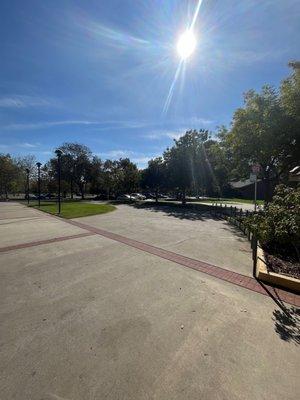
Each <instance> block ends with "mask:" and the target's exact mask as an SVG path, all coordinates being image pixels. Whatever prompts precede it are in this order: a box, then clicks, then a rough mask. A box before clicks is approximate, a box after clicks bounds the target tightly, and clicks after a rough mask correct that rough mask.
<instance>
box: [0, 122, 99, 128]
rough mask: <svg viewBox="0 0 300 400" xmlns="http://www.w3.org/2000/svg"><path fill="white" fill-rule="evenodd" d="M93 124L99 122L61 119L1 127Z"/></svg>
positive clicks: (48, 126) (49, 126)
mask: <svg viewBox="0 0 300 400" xmlns="http://www.w3.org/2000/svg"><path fill="white" fill-rule="evenodd" d="M95 124H99V122H94V121H85V120H63V121H45V122H33V123H25V124H10V125H6V126H3V127H2V128H4V129H11V130H27V129H43V128H51V127H53V126H64V125H95Z"/></svg>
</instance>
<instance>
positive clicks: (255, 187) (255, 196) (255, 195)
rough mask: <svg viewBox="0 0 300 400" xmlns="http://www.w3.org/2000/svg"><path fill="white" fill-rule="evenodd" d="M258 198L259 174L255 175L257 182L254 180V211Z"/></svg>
mask: <svg viewBox="0 0 300 400" xmlns="http://www.w3.org/2000/svg"><path fill="white" fill-rule="evenodd" d="M256 198H257V175H256V176H255V182H254V211H256V202H257V200H256Z"/></svg>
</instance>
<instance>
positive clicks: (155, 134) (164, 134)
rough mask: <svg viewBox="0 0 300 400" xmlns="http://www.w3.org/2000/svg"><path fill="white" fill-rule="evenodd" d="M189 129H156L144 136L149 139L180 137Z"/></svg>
mask: <svg viewBox="0 0 300 400" xmlns="http://www.w3.org/2000/svg"><path fill="white" fill-rule="evenodd" d="M186 130H187V129H184V128H183V129H174V130H155V131H152V132H149V133H146V134H145V135H144V137H145V138H146V139H149V140H161V139H164V138H169V139H179V138H180V136H182V135H184V133H185V132H186Z"/></svg>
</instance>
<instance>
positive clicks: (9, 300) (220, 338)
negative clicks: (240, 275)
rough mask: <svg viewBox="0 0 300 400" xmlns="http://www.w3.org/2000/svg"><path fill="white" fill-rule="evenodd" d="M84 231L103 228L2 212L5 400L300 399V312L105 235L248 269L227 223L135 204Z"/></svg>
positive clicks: (2, 207) (14, 208) (28, 212)
mask: <svg viewBox="0 0 300 400" xmlns="http://www.w3.org/2000/svg"><path fill="white" fill-rule="evenodd" d="M26 221H27V222H26ZM71 222H72V221H71ZM74 222H76V223H79V224H80V223H84V224H88V225H89V226H91V227H94V228H95V229H94V233H93V229H91V230H90V231H87V230H86V229H84V228H82V227H79V226H73V225H71V224H70V223H69V222H65V221H64V220H59V219H55V218H53V217H51V216H49V215H47V214H42V213H40V212H39V211H35V210H32V209H28V208H26V207H25V206H22V205H19V204H13V203H8V204H6V203H0V273H1V279H0V303H1V310H0V329H1V331H0V337H1V341H0V365H1V380H0V393H1V398H3V399H5V400H11V399H17V400H41V399H43V400H52V399H56V400H61V399H63V400H70V399H72V400H82V399H85V400H92V399H93V400H94V399H95V400H96V399H110V400H115V399H138V400H141V399H161V400H165V399H191V400H192V399H195V400H196V399H197V400H199V399H203V400H206V399H209V400H210V399H213V400H215V399H220V400H221V399H222V400H224V399H228V400H229V399H230V400H238V399H239V400H240V399H245V400H246V399H247V400H248V399H249V400H253V399H269V398H271V399H272V400H273V399H274V400H276V399H285V400H294V399H298V396H299V391H300V384H299V377H298V370H299V367H300V360H299V351H297V350H298V348H297V346H298V345H299V340H300V338H299V331H298V322H297V319H299V309H297V308H296V307H294V306H290V305H289V304H287V303H283V302H282V301H281V300H280V298H278V299H276V302H274V300H273V299H272V298H271V297H269V296H266V295H263V294H261V293H257V292H254V291H251V290H248V289H246V288H244V287H240V286H238V285H235V284H232V283H229V282H226V281H224V280H221V279H217V278H215V277H213V276H210V275H209V274H206V273H202V272H199V271H196V270H194V269H191V268H185V267H184V266H182V265H180V264H178V263H176V262H172V261H169V260H167V259H165V258H162V257H160V256H157V255H154V254H150V253H149V252H145V251H143V250H140V249H138V248H135V247H134V246H132V245H129V244H124V243H122V242H120V241H118V240H117V237H115V239H114V240H113V239H109V238H107V237H104V236H103V235H100V234H97V233H96V232H98V231H97V229H100V228H101V229H103V230H104V229H105V230H107V231H110V232H112V233H115V234H119V235H124V236H126V237H128V238H129V239H130V240H133V239H137V240H139V241H143V242H145V243H149V244H150V245H154V244H155V245H156V246H158V247H160V248H162V249H167V250H172V252H175V251H176V252H177V253H178V254H181V253H182V254H185V255H186V254H189V255H190V256H193V257H196V258H198V259H201V260H203V259H205V257H209V254H210V253H211V252H210V251H206V252H205V251H204V250H205V247H206V246H210V249H212V250H213V249H214V248H215V249H218V250H217V251H215V253H216V254H215V256H212V255H211V256H210V257H215V258H211V259H210V260H211V262H214V264H216V265H219V266H221V267H222V266H224V268H225V267H226V268H229V265H230V266H231V267H230V268H232V269H235V268H238V265H239V260H241V262H243V268H245V270H244V271H245V273H246V271H247V268H248V267H250V264H251V262H250V261H249V258H250V255H249V254H248V253H247V252H246V251H240V254H239V255H237V256H236V255H235V251H233V250H232V254H233V255H235V257H236V258H234V257H231V258H230V257H229V256H228V255H227V254H226V249H227V248H229V247H230V246H231V247H233V248H235V249H236V252H238V251H239V250H238V249H239V248H240V246H244V247H243V249H247V243H244V242H243V241H242V238H241V237H239V236H235V233H234V232H233V231H232V230H231V228H230V227H228V226H226V224H224V222H222V221H217V220H210V219H209V218H206V217H204V216H203V217H201V218H200V219H199V217H197V218H196V217H195V218H185V217H183V216H181V217H180V216H178V215H170V213H169V212H166V211H164V212H162V211H151V210H139V209H135V208H132V207H129V206H119V207H118V210H117V211H115V212H113V213H109V214H106V215H98V216H94V217H86V218H81V219H76V220H75V221H74ZM37 226H38V228H37ZM26 227H27V228H26ZM223 228H224V229H223ZM179 230H180V232H178V231H179ZM208 236H209V239H205V237H208ZM227 236H228V237H227ZM199 238H200V239H199ZM205 240H206V242H205V245H203V246H202V247H201V245H200V244H199V243H201V242H202V241H205ZM189 241H193V245H188V242H189ZM219 242H221V243H222V244H219ZM128 243H133V244H134V242H128ZM24 244H26V246H24ZM213 244H214V245H213ZM8 246H11V247H10V248H9V247H8ZM12 246H15V247H12ZM22 246H23V247H22ZM199 246H200V247H199ZM219 249H223V250H222V251H223V252H224V254H223V258H222V256H221V255H220V254H217V253H218V251H221V250H219ZM167 250H166V251H167ZM192 252H193V253H192ZM219 261H220V263H219V264H218V262H219ZM247 263H248V264H247ZM232 266H234V267H232Z"/></svg>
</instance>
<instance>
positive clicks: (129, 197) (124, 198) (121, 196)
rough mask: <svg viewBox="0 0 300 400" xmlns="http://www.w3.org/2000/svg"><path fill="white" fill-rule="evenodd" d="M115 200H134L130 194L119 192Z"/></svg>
mask: <svg viewBox="0 0 300 400" xmlns="http://www.w3.org/2000/svg"><path fill="white" fill-rule="evenodd" d="M117 200H119V201H133V200H135V198H134V197H132V196H131V195H130V194H120V195H119V196H118V197H117Z"/></svg>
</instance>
